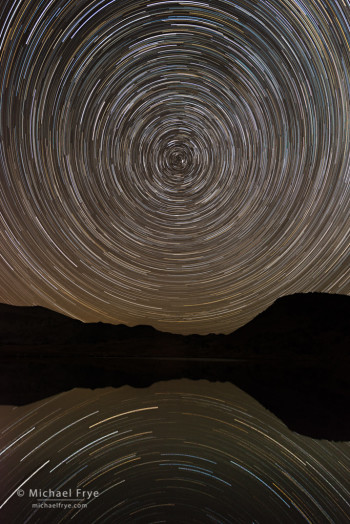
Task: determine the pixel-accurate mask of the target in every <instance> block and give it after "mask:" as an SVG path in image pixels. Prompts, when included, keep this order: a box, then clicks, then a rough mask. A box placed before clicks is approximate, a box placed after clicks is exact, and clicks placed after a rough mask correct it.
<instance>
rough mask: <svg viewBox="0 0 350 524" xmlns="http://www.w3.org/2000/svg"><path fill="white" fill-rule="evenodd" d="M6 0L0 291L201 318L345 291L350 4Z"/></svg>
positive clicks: (210, 320)
mask: <svg viewBox="0 0 350 524" xmlns="http://www.w3.org/2000/svg"><path fill="white" fill-rule="evenodd" d="M0 9H1V15H0V20H1V25H0V31H1V32H0V51H1V58H0V91H1V98H0V116H1V121H0V191H1V204H0V212H1V215H0V220H1V231H0V235H1V254H0V264H1V277H0V278H1V297H0V298H1V300H2V301H3V302H8V303H16V304H19V305H23V304H28V305H30V304H40V305H43V306H46V307H50V308H52V309H56V310H58V311H61V312H64V313H66V314H69V315H71V316H74V317H77V318H80V319H82V320H84V321H96V320H102V321H105V322H114V323H120V322H122V323H126V324H129V325H135V324H140V323H143V324H152V325H153V326H155V327H157V328H158V329H161V330H168V331H173V332H181V333H190V332H191V333H193V332H196V333H208V332H210V331H211V332H230V331H233V330H234V329H235V328H237V327H239V326H240V325H242V324H244V323H246V322H247V321H248V320H250V319H251V318H253V317H254V316H255V315H256V314H257V313H258V312H260V311H262V310H263V309H265V308H266V307H267V306H268V305H269V304H271V303H272V302H273V301H274V300H275V299H276V298H277V297H279V296H281V295H284V294H291V293H295V292H300V291H303V292H306V291H325V292H332V293H343V294H347V293H349V292H350V287H349V273H348V263H347V261H346V256H347V254H348V248H349V237H348V232H349V201H350V198H349V196H350V195H349V169H350V147H349V145H350V141H349V128H350V127H349V114H350V112H349V110H350V107H349V101H350V97H349V92H350V90H349V86H350V67H349V66H350V63H349V58H350V48H349V41H350V30H349V29H350V26H349V23H350V22H349V20H350V8H349V3H348V2H347V1H341V0H339V1H335V0H329V1H324V0H322V2H321V1H318V0H312V1H310V0H305V1H301V0H300V1H296V0H284V1H277V0H271V1H270V2H265V1H261V2H260V1H259V2H255V1H252V0H249V1H248V0H247V1H243V0H241V1H240V0H237V1H236V0H227V1H225V0H222V1H211V2H194V1H186V0H185V1H164V2H156V1H141V0H140V1H137V0H136V1H132V2H130V1H125V0H119V1H110V0H109V1H108V0H100V1H90V2H87V1H84V0H81V1H79V2H76V1H74V2H73V1H67V0H51V1H48V2H43V1H39V0H26V1H17V0H11V1H9V0H5V1H3V2H1V8H0Z"/></svg>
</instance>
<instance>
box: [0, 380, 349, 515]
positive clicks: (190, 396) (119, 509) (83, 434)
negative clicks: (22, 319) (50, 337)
mask: <svg viewBox="0 0 350 524" xmlns="http://www.w3.org/2000/svg"><path fill="white" fill-rule="evenodd" d="M1 418H2V421H3V424H2V426H3V429H2V433H1V450H0V467H1V471H2V480H1V491H2V494H1V500H0V512H1V514H2V515H3V517H4V519H5V521H8V522H13V523H22V522H40V523H46V522H48V523H58V522H71V520H72V519H73V522H81V523H85V522H86V523H91V522H94V523H109V522H121V523H123V524H124V523H125V524H127V523H129V522H130V523H136V522H140V523H145V524H146V523H147V524H148V523H150V522H153V523H156V522H158V523H160V522H164V523H165V522H167V523H174V524H175V523H176V524H177V523H178V522H182V523H184V524H185V523H191V524H194V523H198V524H206V523H208V524H209V523H213V522H216V523H222V524H232V523H237V524H239V523H242V524H245V523H247V522H259V523H261V524H275V523H280V522H283V523H284V524H287V523H290V524H298V523H316V522H320V523H321V522H322V523H328V522H329V523H332V522H333V523H335V522H336V523H337V524H338V523H339V524H341V523H344V524H345V523H347V522H348V515H349V509H350V508H349V505H350V494H349V482H347V481H348V471H349V465H350V464H349V458H350V457H349V443H334V442H333V443H332V442H328V441H317V440H313V439H311V438H308V437H302V436H300V435H297V434H293V433H292V432H291V431H289V430H288V429H287V428H286V426H284V425H283V424H282V423H281V422H280V421H279V420H278V419H277V418H276V417H274V416H273V415H272V414H271V413H269V412H268V411H267V410H265V409H264V408H262V407H261V406H260V405H259V404H258V403H257V402H256V401H254V400H253V399H252V398H251V397H249V396H248V395H246V394H245V393H243V392H242V391H240V390H239V389H238V388H236V387H234V386H231V385H228V384H225V385H223V384H209V383H207V382H205V381H201V382H198V383H191V382H190V381H174V382H168V383H158V384H156V385H153V386H152V387H151V388H149V389H147V390H137V389H133V388H129V387H124V388H121V389H118V390H114V389H112V388H108V389H104V390H97V391H95V392H92V391H91V390H90V391H88V390H73V391H70V392H68V393H63V394H61V395H58V396H56V397H52V398H51V399H46V400H44V401H41V402H38V403H36V404H32V405H29V406H24V407H20V408H13V407H8V406H6V407H2V415H1ZM20 489H22V495H23V496H22V497H21V496H18V495H17V493H18V490H20ZM35 489H36V490H42V493H44V495H40V492H32V495H30V490H35ZM49 489H51V490H53V491H54V493H55V492H57V491H60V492H61V493H62V492H64V491H68V490H71V494H72V495H71V496H70V498H75V493H76V490H77V489H80V490H81V491H85V492H86V491H88V490H89V491H91V492H96V491H97V492H98V493H99V496H93V497H92V498H90V500H89V499H87V498H86V497H83V496H81V495H80V496H79V497H78V499H79V502H74V503H77V504H87V507H86V508H83V507H81V506H79V507H72V508H70V509H68V510H67V509H64V508H62V507H61V508H57V507H56V508H55V507H52V508H50V506H47V507H46V508H38V507H35V506H32V504H38V503H39V502H41V503H45V504H46V505H49V504H52V505H53V504H55V502H57V501H54V500H52V499H53V498H61V502H67V501H65V500H64V496H63V499H62V496H61V497H57V496H56V497H55V495H52V494H48V493H46V494H45V492H46V490H49ZM66 498H67V495H66ZM37 499H40V500H39V502H38V501H37ZM72 504H73V502H72Z"/></svg>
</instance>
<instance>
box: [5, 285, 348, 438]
mask: <svg viewBox="0 0 350 524" xmlns="http://www.w3.org/2000/svg"><path fill="white" fill-rule="evenodd" d="M349 313H350V297H348V296H345V295H331V294H324V293H306V294H295V295H290V296H285V297H282V298H279V299H278V300H277V301H276V302H275V303H274V304H272V305H271V306H270V307H269V308H268V309H267V310H266V311H264V312H262V313H261V314H260V315H258V316H257V317H255V318H254V319H253V320H252V321H251V322H249V323H248V324H246V325H245V326H243V327H242V328H240V329H238V330H237V331H235V332H233V333H231V334H229V335H213V334H211V335H205V336H200V335H187V336H183V335H176V334H171V333H164V332H159V331H157V330H156V329H154V328H152V327H150V326H136V327H132V328H131V327H127V326H124V325H110V324H103V323H91V324H84V323H83V322H80V321H79V320H74V319H71V318H69V317H66V316H64V315H62V314H59V313H56V312H53V311H50V310H47V309H45V308H42V307H38V306H35V307H21V306H10V305H6V304H0V359H1V371H0V402H1V403H2V404H4V403H7V404H25V403H28V402H33V401H35V400H38V399H41V398H45V397H47V396H50V395H53V394H55V393H59V392H61V391H64V390H67V389H71V388H73V387H89V388H96V387H104V386H116V387H117V386H121V385H124V384H129V385H131V386H141V387H143V386H147V385H150V384H151V383H153V382H155V381H158V380H166V379H172V378H190V379H208V380H219V381H231V382H233V383H234V384H235V385H237V386H238V387H240V388H241V389H243V390H245V391H246V392H247V393H249V394H251V395H252V396H254V397H255V398H256V399H257V400H258V401H259V402H261V403H262V404H263V405H265V407H267V408H268V409H270V410H271V411H272V412H274V413H275V414H276V415H277V416H279V417H280V418H281V419H282V420H283V421H284V422H285V423H286V424H287V425H288V426H289V427H290V428H291V429H294V430H296V431H298V432H300V433H304V434H307V435H310V436H313V437H317V438H329V439H332V440H350V424H349V422H348V417H347V416H346V414H347V410H348V406H349V400H350V391H349V383H348V376H349V355H348V348H349V347H350V327H349V318H350V315H349Z"/></svg>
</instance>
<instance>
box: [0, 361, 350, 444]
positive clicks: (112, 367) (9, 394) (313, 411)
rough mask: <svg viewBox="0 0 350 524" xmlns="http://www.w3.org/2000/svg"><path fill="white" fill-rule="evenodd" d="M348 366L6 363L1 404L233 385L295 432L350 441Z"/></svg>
mask: <svg viewBox="0 0 350 524" xmlns="http://www.w3.org/2000/svg"><path fill="white" fill-rule="evenodd" d="M349 367H350V366H349V360H343V361H336V362H333V363H330V362H329V361H323V362H322V361H320V360H317V361H315V360H314V359H309V360H307V359H305V360H302V359H299V360H298V361H297V362H294V363H285V362H283V361H281V360H278V359H274V360H273V359H271V360H252V359H251V360H235V361H232V362H230V361H228V360H224V361H220V359H215V360H211V359H189V360H186V359H172V358H169V359H160V358H159V359H157V358H141V359H138V358H132V359H129V358H118V357H117V358H113V357H106V358H103V357H102V358H96V357H84V358H83V357H79V358H75V357H72V358H70V359H69V360H68V359H66V358H58V357H37V358H32V359H30V358H20V357H18V358H4V359H2V360H1V363H0V403H1V404H12V405H24V404H27V403H30V402H35V401H37V400H40V399H43V398H46V397H49V396H52V395H55V394H57V393H60V392H62V391H67V390H70V389H73V388H76V387H79V388H91V389H95V388H101V387H107V386H113V387H120V386H123V385H130V386H134V387H147V386H149V385H151V384H152V383H155V382H158V381H160V380H170V379H180V378H187V379H194V380H197V379H207V380H210V381H213V382H215V381H220V382H230V383H232V384H234V385H236V386H238V387H239V388H241V389H242V390H243V391H245V392H247V393H248V394H249V395H251V396H253V397H254V398H255V399H256V400H258V401H259V402H260V403H261V404H262V405H263V406H265V407H266V408H268V409H269V410H270V411H271V412H272V413H274V414H275V415H277V416H278V417H279V418H280V419H281V420H282V421H283V422H284V423H285V424H286V425H287V426H288V427H289V428H290V429H292V430H294V431H296V432H298V433H301V434H304V435H307V436H310V437H313V438H320V439H329V440H335V441H344V440H350V422H349V417H348V409H349V405H350V395H349V378H348V377H349V371H350V369H349Z"/></svg>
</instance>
